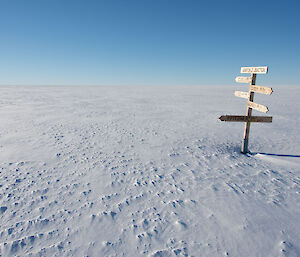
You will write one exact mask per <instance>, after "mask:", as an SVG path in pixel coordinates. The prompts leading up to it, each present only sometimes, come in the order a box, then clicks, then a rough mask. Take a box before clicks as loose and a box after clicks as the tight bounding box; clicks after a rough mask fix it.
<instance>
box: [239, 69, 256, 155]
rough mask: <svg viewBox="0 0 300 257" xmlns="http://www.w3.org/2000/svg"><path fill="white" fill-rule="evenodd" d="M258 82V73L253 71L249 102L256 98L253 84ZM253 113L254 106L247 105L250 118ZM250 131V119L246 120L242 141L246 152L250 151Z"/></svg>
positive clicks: (247, 114)
mask: <svg viewBox="0 0 300 257" xmlns="http://www.w3.org/2000/svg"><path fill="white" fill-rule="evenodd" d="M255 82H256V74H254V73H251V82H250V86H249V99H248V100H249V102H253V99H254V92H252V91H251V86H253V85H255ZM251 114H252V108H250V107H248V106H247V111H246V116H247V117H248V119H249V120H250V117H251ZM249 133H250V121H247V122H245V129H244V137H243V143H242V149H241V152H242V153H244V154H246V153H248V142H249Z"/></svg>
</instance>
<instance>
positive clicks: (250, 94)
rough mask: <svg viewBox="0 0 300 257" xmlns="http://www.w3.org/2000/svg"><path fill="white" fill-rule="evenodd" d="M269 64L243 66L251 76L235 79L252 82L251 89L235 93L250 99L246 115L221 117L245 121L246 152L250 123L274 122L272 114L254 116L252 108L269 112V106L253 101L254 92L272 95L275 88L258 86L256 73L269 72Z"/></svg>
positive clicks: (244, 70) (246, 150)
mask: <svg viewBox="0 0 300 257" xmlns="http://www.w3.org/2000/svg"><path fill="white" fill-rule="evenodd" d="M267 72H268V66H261V67H242V68H241V73H250V74H251V75H250V77H236V79H235V81H236V82H239V83H250V86H249V91H248V92H242V91H235V92H234V95H235V96H237V97H241V98H246V99H248V102H247V111H246V115H245V116H240V115H223V116H221V117H219V119H220V120H221V121H229V122H245V129H244V137H243V143H242V149H241V152H242V153H244V154H246V153H248V142H249V133H250V123H251V122H265V123H270V122H272V117H270V116H252V109H254V110H257V111H259V112H264V113H267V112H268V111H269V109H268V107H266V106H264V105H261V104H257V103H254V102H253V99H254V93H255V92H256V93H261V94H266V95H270V94H272V92H273V90H272V88H270V87H263V86H256V85H255V83H256V74H267Z"/></svg>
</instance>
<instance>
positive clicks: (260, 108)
mask: <svg viewBox="0 0 300 257" xmlns="http://www.w3.org/2000/svg"><path fill="white" fill-rule="evenodd" d="M247 106H248V107H249V108H252V109H255V110H257V111H259V112H264V113H267V112H268V111H269V109H268V107H267V106H264V105H262V104H257V103H253V102H250V101H248V103H247Z"/></svg>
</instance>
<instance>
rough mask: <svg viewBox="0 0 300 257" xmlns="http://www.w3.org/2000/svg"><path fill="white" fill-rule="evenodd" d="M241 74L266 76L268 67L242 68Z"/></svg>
mask: <svg viewBox="0 0 300 257" xmlns="http://www.w3.org/2000/svg"><path fill="white" fill-rule="evenodd" d="M241 73H251V74H267V73H268V66H262V67H242V68H241Z"/></svg>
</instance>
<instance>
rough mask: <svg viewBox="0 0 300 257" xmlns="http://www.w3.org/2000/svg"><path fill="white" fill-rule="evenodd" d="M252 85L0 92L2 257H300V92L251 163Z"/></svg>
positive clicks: (262, 127) (276, 108) (261, 137)
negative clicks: (248, 114) (245, 140)
mask: <svg viewBox="0 0 300 257" xmlns="http://www.w3.org/2000/svg"><path fill="white" fill-rule="evenodd" d="M244 87H245V86H240V85H234V86H219V87H215V86H214V87H213V86H209V87H208V86H206V87H203V86H198V87H0V95H1V98H0V133H1V135H0V255H2V256H13V255H18V256H27V255H29V256H130V257H131V256H300V195H299V193H300V137H299V127H300V112H299V99H300V87H286V86H281V87H278V88H273V89H274V94H273V95H271V96H266V95H259V94H256V96H255V100H256V102H258V103H261V104H265V105H267V106H269V109H270V110H271V111H270V115H272V116H273V123H272V124H253V125H251V132H250V142H249V148H250V150H251V152H252V154H248V155H243V154H241V153H240V147H241V139H242V133H243V126H244V125H243V124H242V123H224V122H221V121H219V120H218V117H219V116H220V115H223V114H236V115H242V114H244V113H245V109H246V102H245V101H246V100H245V99H241V98H237V97H234V95H233V92H234V90H239V89H241V90H243V88H244ZM254 113H255V115H264V114H260V113H257V112H255V111H254Z"/></svg>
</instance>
